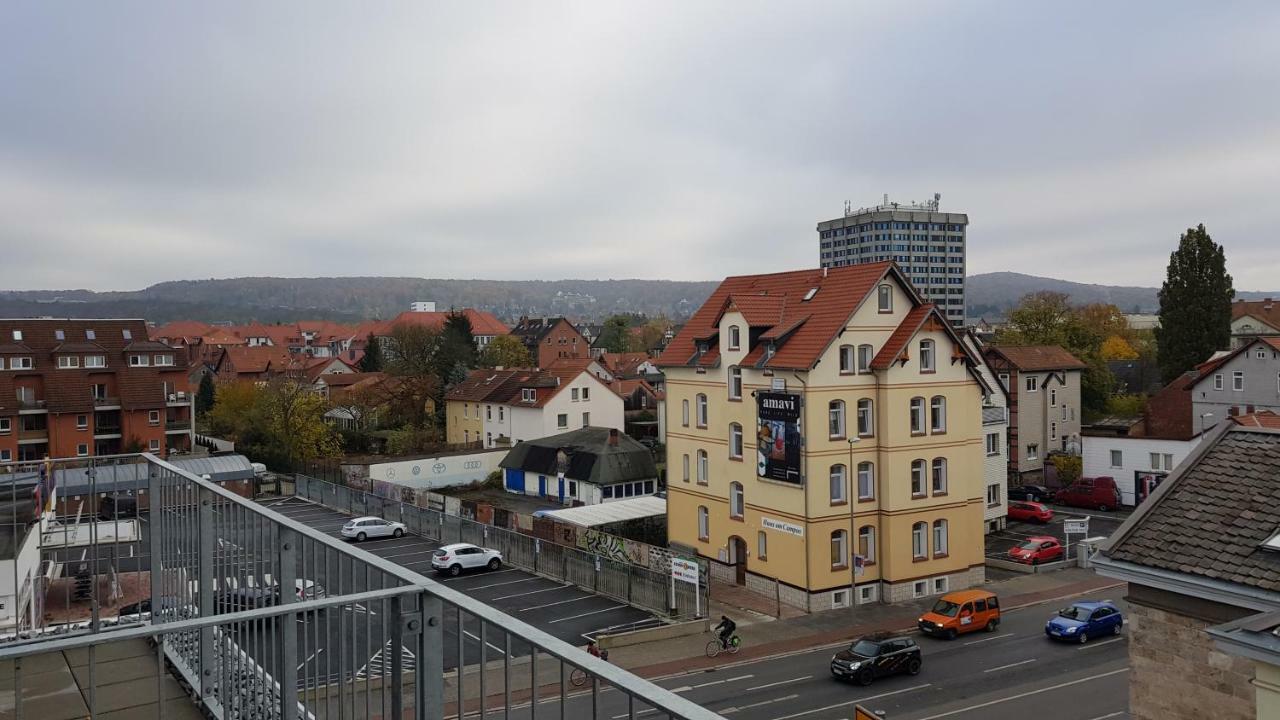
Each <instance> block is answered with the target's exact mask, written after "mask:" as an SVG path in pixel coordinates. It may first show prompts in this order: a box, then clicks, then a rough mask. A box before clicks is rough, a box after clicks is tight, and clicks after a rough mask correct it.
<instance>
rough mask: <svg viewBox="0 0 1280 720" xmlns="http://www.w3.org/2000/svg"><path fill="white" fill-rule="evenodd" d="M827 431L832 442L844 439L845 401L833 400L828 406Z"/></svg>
mask: <svg viewBox="0 0 1280 720" xmlns="http://www.w3.org/2000/svg"><path fill="white" fill-rule="evenodd" d="M827 420H828V422H827V426H828V427H827V430H828V433H827V434H828V435H830V436H831V439H832V440H839V439H840V438H843V437H844V401H843V400H832V401H831V402H830V403H828V404H827Z"/></svg>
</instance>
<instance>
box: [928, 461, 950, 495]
mask: <svg viewBox="0 0 1280 720" xmlns="http://www.w3.org/2000/svg"><path fill="white" fill-rule="evenodd" d="M947 485H948V478H947V459H946V458H944V457H936V458H934V459H933V461H932V462H930V463H929V489H930V490H931V491H932V493H933V494H934V495H946V494H947Z"/></svg>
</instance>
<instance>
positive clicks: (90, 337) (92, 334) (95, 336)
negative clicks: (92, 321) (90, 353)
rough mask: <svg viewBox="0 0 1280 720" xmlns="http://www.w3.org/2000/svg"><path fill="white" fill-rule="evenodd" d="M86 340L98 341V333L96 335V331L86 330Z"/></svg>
mask: <svg viewBox="0 0 1280 720" xmlns="http://www.w3.org/2000/svg"><path fill="white" fill-rule="evenodd" d="M84 339H85V340H97V339H98V333H96V332H94V331H92V330H85V331H84Z"/></svg>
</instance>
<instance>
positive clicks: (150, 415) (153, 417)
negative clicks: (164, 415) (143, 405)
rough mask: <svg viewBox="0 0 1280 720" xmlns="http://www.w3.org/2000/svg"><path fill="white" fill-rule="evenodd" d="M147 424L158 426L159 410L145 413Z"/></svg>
mask: <svg viewBox="0 0 1280 720" xmlns="http://www.w3.org/2000/svg"><path fill="white" fill-rule="evenodd" d="M147 424H148V425H159V424H160V411H159V410H151V411H149V412H147Z"/></svg>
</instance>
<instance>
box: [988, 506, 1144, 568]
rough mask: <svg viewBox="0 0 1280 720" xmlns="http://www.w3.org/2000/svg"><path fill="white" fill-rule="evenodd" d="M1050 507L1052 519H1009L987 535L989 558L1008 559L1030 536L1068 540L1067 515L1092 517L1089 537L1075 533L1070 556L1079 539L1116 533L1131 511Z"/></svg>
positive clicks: (1074, 553)
mask: <svg viewBox="0 0 1280 720" xmlns="http://www.w3.org/2000/svg"><path fill="white" fill-rule="evenodd" d="M1044 504H1045V505H1046V506H1047V507H1048V508H1049V509H1050V510H1053V520H1051V521H1049V522H1047V523H1043V524H1041V523H1038V522H1019V521H1014V520H1010V521H1009V524H1008V525H1007V526H1006V527H1005V529H1004V530H1001V531H1000V532H995V533H991V534H990V535H987V541H986V555H987V557H989V558H996V559H1000V560H1007V559H1009V550H1010V549H1012V548H1013V547H1015V546H1016V545H1018V544H1020V543H1023V542H1025V541H1026V540H1027V539H1028V538H1031V537H1035V536H1040V535H1044V536H1048V537H1053V538H1057V539H1058V541H1059V542H1062V543H1065V542H1066V534H1065V533H1064V532H1063V531H1062V528H1063V521H1064V520H1066V519H1067V518H1083V517H1085V516H1088V517H1089V534H1088V535H1087V536H1081V535H1072V536H1071V545H1070V547H1069V548H1068V553H1069V555H1070V557H1072V558H1074V557H1076V546H1077V543H1078V542H1079V541H1080V540H1083V539H1085V538H1086V537H1106V536H1109V535H1111V533H1113V532H1115V531H1116V529H1117V528H1119V527H1120V524H1121V523H1123V522H1124V520H1125V518H1127V517H1128V516H1129V512H1128V511H1115V510H1112V511H1109V512H1099V511H1097V510H1088V509H1085V508H1076V507H1067V506H1065V505H1053V504H1051V503H1044Z"/></svg>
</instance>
